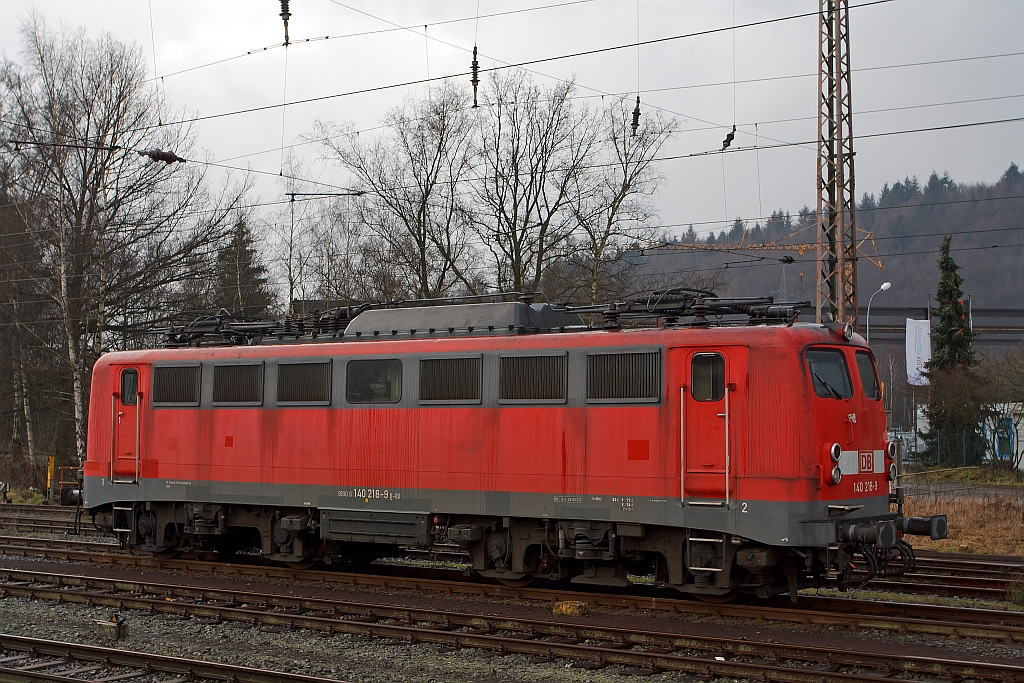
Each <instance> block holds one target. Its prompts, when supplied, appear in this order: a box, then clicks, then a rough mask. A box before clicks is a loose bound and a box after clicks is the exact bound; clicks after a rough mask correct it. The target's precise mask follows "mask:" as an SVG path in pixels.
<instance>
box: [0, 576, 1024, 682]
mask: <svg viewBox="0 0 1024 683" xmlns="http://www.w3.org/2000/svg"><path fill="white" fill-rule="evenodd" d="M0 595H2V596H4V597H23V598H30V599H45V600H54V601H60V602H64V603H78V604H87V605H90V606H107V607H112V608H116V609H118V610H122V611H124V610H137V611H144V612H147V613H150V614H162V615H175V616H178V617H188V618H202V619H205V620H216V621H218V622H225V623H239V622H241V623H246V624H250V625H252V626H264V625H265V626H278V627H287V628H303V629H311V630H316V631H319V632H321V633H327V634H332V635H337V634H345V635H349V636H360V637H371V638H384V639H391V640H398V641H402V642H408V643H434V644H439V645H444V646H449V647H456V648H476V649H482V650H488V651H491V652H497V653H500V654H509V653H518V654H524V655H531V656H533V657H534V658H535V661H553V660H554V659H566V660H570V661H572V662H574V663H575V664H576V665H578V666H582V667H586V668H600V667H605V666H609V665H622V666H626V667H630V668H631V671H630V672H631V673H651V672H659V671H680V672H687V673H691V674H696V675H700V676H715V675H726V676H735V677H740V678H756V679H757V680H771V681H838V680H843V681H868V680H872V681H877V680H878V679H879V677H890V676H894V675H901V674H913V675H918V676H920V675H927V676H931V677H941V678H943V679H947V680H950V681H954V680H962V679H970V680H977V681H986V680H993V681H1024V666H1020V665H1011V664H992V663H979V662H970V661H962V660H956V659H935V658H931V657H914V656H907V655H906V654H902V653H901V654H898V655H890V654H880V653H875V652H867V651H855V650H851V649H848V648H847V647H837V648H830V647H810V646H803V645H791V644H782V643H775V642H757V641H751V640H748V639H746V638H730V637H727V636H702V635H692V634H678V633H667V632H659V631H645V630H638V629H623V628H613V627H605V626H595V625H591V624H585V623H580V622H578V621H577V622H569V621H558V620H549V619H521V618H514V617H507V616H494V615H486V614H479V613H466V612H455V611H447V610H436V609H424V608H411V607H398V606H391V605H381V604H377V603H369V602H356V601H341V600H325V599H312V598H305V597H295V596H284V595H280V594H273V593H261V592H254V591H249V590H244V591H233V590H220V589H216V590H215V589H206V588H196V587H183V586H178V585H171V584H161V583H153V582H142V581H125V580H121V579H100V578H93V577H84V576H75V575H66V574H56V573H49V572H34V571H22V570H10V569H6V570H0ZM1016 630H1017V631H1019V632H1020V633H1019V634H1018V635H1019V636H1020V637H1021V639H1022V641H1024V628H1017V629H1016Z"/></svg>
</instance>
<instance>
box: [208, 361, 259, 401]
mask: <svg viewBox="0 0 1024 683" xmlns="http://www.w3.org/2000/svg"><path fill="white" fill-rule="evenodd" d="M213 403H214V405H216V404H231V405H255V406H258V405H263V363H251V364H246V365H214V366H213Z"/></svg>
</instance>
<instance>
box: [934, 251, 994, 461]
mask: <svg viewBox="0 0 1024 683" xmlns="http://www.w3.org/2000/svg"><path fill="white" fill-rule="evenodd" d="M951 242H952V238H951V236H949V235H947V236H946V237H945V239H943V240H942V245H941V246H940V248H939V252H940V256H939V287H938V292H937V294H936V299H935V300H936V304H937V305H936V307H935V308H933V309H932V315H933V316H934V317H935V318H936V319H937V321H938V322H937V324H936V326H935V331H934V333H933V335H932V338H933V340H934V350H933V352H932V359H931V360H930V361H929V362H928V365H927V368H928V372H927V374H928V379H929V381H930V383H931V389H930V390H929V394H928V407H927V415H928V423H929V430H928V433H927V434H924V435H923V436H924V439H925V443H926V455H927V456H928V457H929V458H934V459H935V462H936V464H938V465H940V466H942V465H943V464H944V463H945V464H951V465H954V466H956V465H964V466H967V465H974V464H976V463H978V462H979V461H980V459H981V457H982V456H983V454H984V448H985V447H984V440H983V439H982V437H981V434H980V433H979V426H980V425H981V423H982V421H983V419H984V415H983V404H984V387H983V384H984V382H983V380H982V378H981V377H980V376H979V375H978V373H977V372H975V370H974V369H973V367H974V366H975V365H976V364H977V361H976V360H975V358H974V340H975V339H977V337H978V333H977V332H974V331H973V330H972V329H971V327H970V321H969V320H968V317H967V311H966V310H965V308H964V304H963V296H964V292H963V290H962V289H961V288H960V287H961V285H962V284H963V282H964V279H963V278H962V277H961V276H960V275H959V273H958V272H957V271H958V270H960V267H959V266H958V265H957V264H956V261H954V260H953V257H952V256H950V255H949V251H950V243H951Z"/></svg>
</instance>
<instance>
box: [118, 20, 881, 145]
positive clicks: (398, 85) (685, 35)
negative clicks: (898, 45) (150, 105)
mask: <svg viewBox="0 0 1024 683" xmlns="http://www.w3.org/2000/svg"><path fill="white" fill-rule="evenodd" d="M330 1H331V2H333V3H334V4H337V5H340V6H343V7H348V8H349V9H351V10H353V11H355V12H358V13H360V14H365V15H367V16H373V15H370V14H369V13H368V12H365V11H363V10H359V9H357V8H354V7H350V6H348V5H345V4H343V3H341V2H338V1H337V0H330ZM890 2H895V0H867V1H866V2H862V3H859V4H856V5H851V6H850V8H851V9H859V8H864V7H872V6H875V5H882V4H887V3H890ZM817 15H818V12H817V11H813V12H803V13H799V14H790V15H786V16H782V17H773V18H770V19H762V20H758V21H751V22H747V23H745V24H739V25H737V26H735V27H720V28H712V29H705V30H702V31H694V32H691V33H682V34H677V35H673V36H664V37H662V38H651V39H648V40H645V41H642V43H641V44H642V45H656V44H660V43H665V42H671V41H676V40H684V39H687V38H695V37H699V36H708V35H714V34H717V33H722V32H724V31H729V30H735V29H741V28H753V27H757V26H767V25H771V24H776V23H780V22H785V21H792V20H796V19H805V18H808V17H816V16H817ZM375 18H377V17H375ZM382 21H385V20H382ZM388 23H391V22H388ZM403 28H404V27H403ZM442 42H444V41H442ZM635 45H636V44H635V43H628V44H625V45H611V46H606V47H601V48H593V49H590V50H581V51H578V52H570V53H565V54H560V55H552V56H549V57H538V58H536V59H530V60H525V61H521V62H514V63H508V64H503V65H500V66H492V67H487V68H484V69H482V71H484V72H490V71H502V70H505V69H513V68H524V67H527V66H533V65H537V64H544V63H548V62H554V61H561V60H565V59H576V58H579V57H586V56H591V55H595V54H602V53H606V52H613V51H617V50H623V49H628V48H631V47H635ZM455 47H459V49H466V48H462V47H460V46H455ZM468 75H469V73H467V72H462V73H457V74H450V75H446V76H434V77H432V78H431V79H430V81H440V80H449V79H456V78H464V77H465V76H468ZM426 83H427V81H426V80H425V79H414V80H409V81H402V82H398V83H390V84H387V85H379V86H371V87H367V88H361V89H358V90H351V91H347V92H341V93H332V94H329V95H319V96H315V97H308V98H304V99H301V100H295V101H292V102H288V103H287V104H288V106H293V105H299V104H310V103H313V102H323V101H325V100H330V99H337V98H339V97H351V96H354V95H362V94H367V93H371V92H381V91H383V90H392V89H395V88H405V87H410V86H414V85H426ZM581 87H582V86H581ZM594 90H595V91H596V89H594ZM606 94H608V93H606ZM281 106H283V105H281V104H267V105H261V106H256V107H247V108H244V109H236V110H232V111H227V112H219V113H216V114H204V115H197V116H192V117H187V118H182V119H179V120H177V121H173V122H169V123H171V124H177V125H180V124H184V123H196V122H198V121H208V120H210V119H216V118H223V117H226V116H238V115H242V114H250V113H254V112H259V111H267V110H269V109H276V108H278V107H281ZM690 118H695V117H690ZM150 128H152V126H143V127H140V128H137V129H132V130H131V131H130V132H136V131H139V130H148V129H150Z"/></svg>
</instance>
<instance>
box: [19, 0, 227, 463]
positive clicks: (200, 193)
mask: <svg viewBox="0 0 1024 683" xmlns="http://www.w3.org/2000/svg"><path fill="white" fill-rule="evenodd" d="M22 38H23V44H24V49H23V52H22V60H21V62H15V61H9V60H8V61H5V62H4V63H3V67H2V74H0V101H2V103H3V107H4V111H3V112H2V119H3V121H4V122H5V124H6V125H7V126H9V132H10V135H9V136H7V137H10V138H12V139H15V140H20V141H23V142H19V143H12V144H11V145H8V147H7V148H6V149H5V150H4V154H5V155H6V156H8V160H9V164H10V166H11V167H12V168H13V169H15V171H16V173H15V174H14V177H15V178H16V179H17V183H16V184H15V185H14V186H13V187H12V194H15V195H16V198H17V199H19V200H22V201H25V202H31V203H32V206H33V211H34V213H33V215H32V224H31V229H30V230H29V235H28V238H29V239H30V240H31V241H32V242H33V243H34V246H35V248H36V250H37V253H38V262H37V263H36V264H35V266H36V267H35V268H33V269H30V268H28V267H26V268H24V269H23V276H24V277H31V278H33V280H34V283H35V285H36V287H37V288H38V290H39V292H40V293H41V294H42V295H43V297H45V298H46V299H48V300H49V301H50V302H52V304H53V307H54V309H55V313H56V316H55V317H56V318H57V319H58V320H59V326H60V329H61V333H62V337H63V339H62V341H61V345H62V356H63V362H64V366H65V368H66V370H67V372H68V375H69V378H70V380H71V384H72V397H71V403H72V412H73V422H74V429H75V451H76V453H77V455H78V457H79V458H80V459H81V458H84V456H85V438H86V405H87V399H88V391H89V377H90V373H91V368H92V361H93V360H94V359H95V358H96V357H98V355H99V354H100V353H101V352H102V351H103V350H104V349H106V348H119V347H124V346H126V345H133V344H137V343H138V339H139V336H138V335H139V333H140V332H141V331H142V330H143V329H144V328H145V327H146V326H148V325H150V324H152V323H153V322H155V321H156V320H159V319H161V318H162V317H165V316H167V315H168V312H166V311H161V310H160V308H161V307H159V306H158V304H159V302H160V301H162V300H164V299H165V298H166V297H170V296H172V295H173V293H174V292H175V290H176V289H177V286H178V285H177V283H178V282H179V281H180V280H181V279H182V278H183V277H186V276H187V275H189V274H190V272H191V271H190V269H191V268H193V267H194V264H195V263H196V261H195V257H196V255H197V254H200V253H203V252H210V251H211V250H212V249H213V248H214V246H215V245H216V243H217V241H218V240H219V239H220V238H221V236H222V234H223V233H224V231H225V229H226V228H227V227H229V225H228V224H227V222H226V221H225V219H226V217H227V214H228V212H229V209H230V206H231V205H232V204H233V203H235V202H237V200H238V198H239V197H240V196H241V194H242V190H241V189H239V188H234V189H229V188H227V187H225V188H223V190H222V192H221V193H220V196H219V197H217V198H214V197H212V196H211V195H210V193H209V192H208V191H207V189H206V188H207V184H206V182H205V177H204V173H203V167H202V166H200V165H197V164H185V165H182V164H166V163H164V162H159V161H149V162H143V161H140V156H139V154H137V153H136V151H138V150H145V149H152V148H157V149H163V150H173V151H175V152H176V153H177V154H178V155H179V156H182V157H187V156H188V155H189V153H190V152H191V141H192V136H191V133H190V130H189V129H188V128H187V127H182V126H175V125H164V126H161V125H159V124H160V121H161V120H166V119H167V118H168V114H169V112H168V110H167V108H166V106H165V104H164V103H163V102H162V101H161V99H160V97H159V95H158V93H157V90H156V89H155V88H154V87H153V86H152V85H151V84H149V83H147V74H146V67H145V63H144V60H143V57H142V55H141V52H140V50H139V49H138V47H136V46H128V45H125V44H123V43H120V42H118V41H116V40H114V39H113V38H112V37H110V36H109V35H104V36H101V37H100V38H99V39H97V40H90V39H88V38H87V37H86V36H85V34H84V32H83V31H82V30H62V31H61V32H59V33H56V34H55V33H53V32H51V31H50V30H49V29H48V28H47V27H46V25H45V24H44V22H43V21H42V19H40V18H39V17H38V16H33V17H32V18H31V19H30V20H29V21H28V22H27V23H26V24H24V25H23V27H22ZM26 265H27V264H26Z"/></svg>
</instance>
